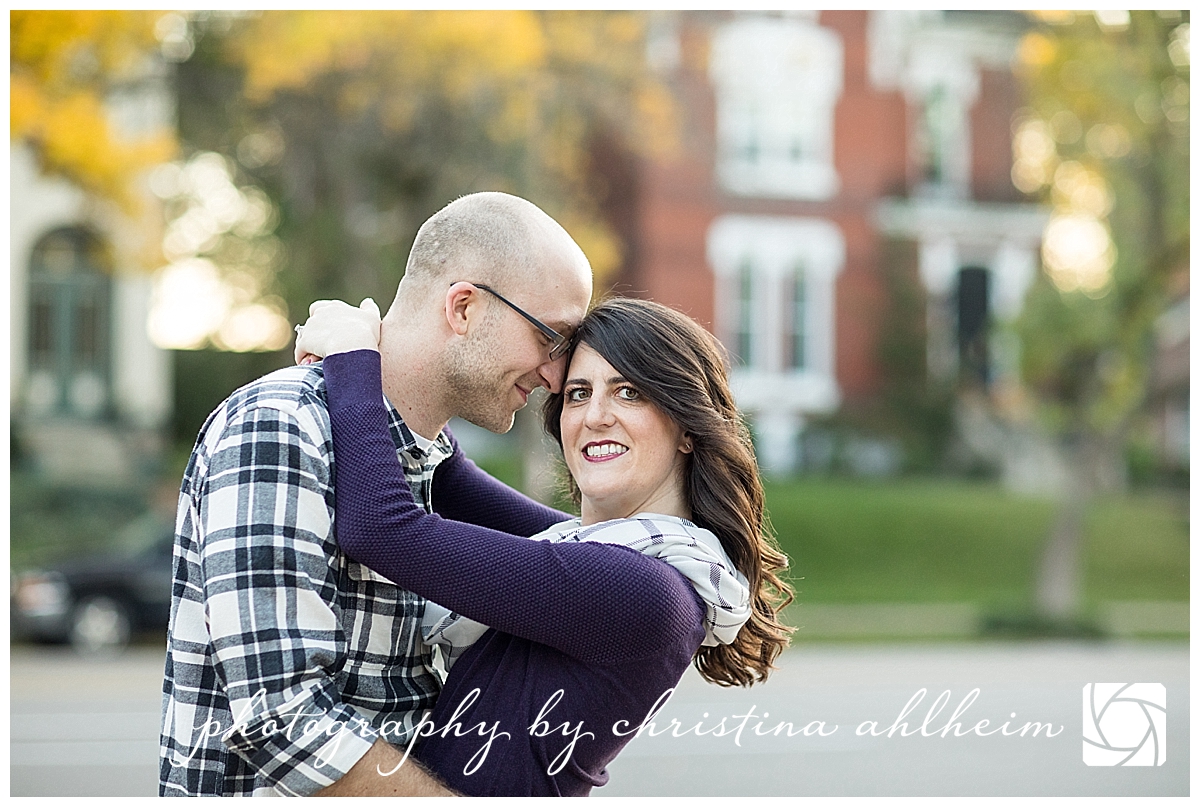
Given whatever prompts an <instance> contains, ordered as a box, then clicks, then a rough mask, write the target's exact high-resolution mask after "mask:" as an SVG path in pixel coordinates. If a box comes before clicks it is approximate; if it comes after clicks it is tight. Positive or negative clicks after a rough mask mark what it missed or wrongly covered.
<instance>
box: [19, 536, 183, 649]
mask: <svg viewBox="0 0 1200 807" xmlns="http://www.w3.org/2000/svg"><path fill="white" fill-rule="evenodd" d="M139 533H140V534H139ZM173 547H174V534H173V533H172V531H171V530H170V528H169V527H168V526H165V525H163V524H162V523H161V522H148V523H147V525H144V526H143V528H142V529H140V530H135V531H134V540H132V541H130V540H126V541H125V542H124V546H121V547H118V548H114V549H113V550H110V551H108V552H105V553H97V554H87V555H81V556H78V557H75V558H71V559H68V560H65V561H62V562H60V563H56V564H53V565H49V566H47V567H45V568H42V569H35V570H31V571H26V572H24V573H22V574H20V575H18V576H17V577H16V579H15V581H14V585H13V589H12V591H13V597H12V614H13V629H14V634H15V635H17V636H24V637H26V638H29V639H33V640H35V641H42V642H70V643H71V644H72V645H74V646H75V647H76V648H78V649H79V650H81V651H84V652H99V651H106V650H109V651H111V650H116V649H119V648H122V647H124V646H125V645H127V644H128V643H129V641H130V639H131V638H132V637H133V636H135V635H138V634H147V633H158V634H160V635H165V633H166V629H167V620H168V617H169V615H170V610H171V552H172V549H173Z"/></svg>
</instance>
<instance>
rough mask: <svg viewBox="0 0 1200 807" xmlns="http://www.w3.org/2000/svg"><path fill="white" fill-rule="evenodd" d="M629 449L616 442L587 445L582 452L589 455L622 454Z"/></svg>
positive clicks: (606, 455)
mask: <svg viewBox="0 0 1200 807" xmlns="http://www.w3.org/2000/svg"><path fill="white" fill-rule="evenodd" d="M628 450H629V449H628V448H627V447H626V446H623V445H619V444H617V443H604V444H603V445H598V446H588V447H587V448H586V449H585V450H584V453H585V454H587V455H588V456H589V457H608V456H611V455H613V454H624V453H625V452H626V451H628Z"/></svg>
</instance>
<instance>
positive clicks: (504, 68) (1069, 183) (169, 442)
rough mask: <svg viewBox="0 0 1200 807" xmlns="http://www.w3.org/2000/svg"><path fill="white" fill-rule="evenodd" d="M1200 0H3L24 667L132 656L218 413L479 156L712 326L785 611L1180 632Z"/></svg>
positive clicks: (523, 441)
mask: <svg viewBox="0 0 1200 807" xmlns="http://www.w3.org/2000/svg"><path fill="white" fill-rule="evenodd" d="M1189 19H1190V17H1189V12H1187V11H1182V12H1177V11H1159V12H1150V11H1132V12H1126V11H1097V12H1083V11H1080V12H1035V13H1018V12H1007V11H997V12H983V11H870V12H863V11H830V12H817V11H806V12H763V13H757V12H756V13H740V12H716V11H703V12H700V11H675V12H644V13H641V12H576V11H546V12H532V11H496V12H481V11H471V12H467V11H457V12H428V11H386V12H385V11H381V12H357V11H356V12H315V11H278V12H262V13H258V12H151V11H14V12H12V13H11V15H10V36H11V39H10V49H11V62H10V116H11V143H10V145H11V151H10V181H11V190H10V209H11V213H10V249H11V263H10V267H11V268H10V283H11V295H10V305H11V311H10V313H11V316H10V323H11V326H10V327H11V331H10V344H11V354H10V434H11V440H10V446H11V450H10V467H11V475H10V523H11V541H10V568H11V580H10V582H11V593H12V599H11V614H12V637H13V642H14V643H15V644H14V646H13V647H14V649H13V653H14V655H13V659H14V661H13V664H14V665H16V664H17V663H18V661H20V663H22V664H25V663H28V664H33V665H34V666H33V667H30V668H28V669H29V670H34V671H36V670H37V669H41V668H38V667H37V666H36V663H37V661H36V660H37V659H38V658H42V657H41V656H37V653H39V652H47V653H50V654H51V655H50V656H47V657H45V658H49V659H52V664H51V667H53V668H54V669H60V668H61V665H62V664H63V663H64V661H63V660H64V659H77V660H78V663H79V664H85V665H86V664H112V663H115V662H113V660H112V659H113V657H112V655H111V654H112V653H113V652H114V651H118V650H120V649H121V648H124V647H126V646H127V645H129V644H130V643H131V642H133V643H135V644H138V645H139V648H140V649H138V648H135V650H134V651H132V652H133V656H131V658H132V657H135V656H136V657H138V658H142V659H143V661H144V662H145V664H148V665H149V666H148V667H147V669H149V670H150V673H146V676H147V680H150V679H152V678H154V675H153V674H152V673H153V667H154V665H155V664H158V665H160V667H159V668H160V669H161V648H162V646H163V641H164V636H165V624H166V616H167V609H168V605H169V596H170V550H171V528H172V520H173V516H174V505H175V498H176V495H177V491H178V485H179V480H180V478H181V476H182V473H183V470H184V467H185V465H186V462H187V458H188V455H189V453H190V451H191V447H192V444H193V441H194V439H195V437H196V434H197V432H198V430H199V428H200V427H201V425H202V424H203V422H204V419H205V418H206V417H207V415H208V414H209V412H210V411H211V410H212V409H213V408H214V407H215V406H216V405H217V404H219V403H220V401H221V400H222V399H224V398H225V397H226V396H227V395H228V394H229V393H230V392H231V391H233V390H234V389H235V388H237V387H238V386H240V385H242V384H244V383H246V382H248V381H250V380H252V379H254V378H256V377H258V376H259V375H262V374H264V373H266V372H269V371H271V370H274V369H277V368H279V367H283V366H286V365H288V364H290V363H291V362H292V359H291V353H290V351H291V337H292V331H291V326H292V324H294V323H295V322H298V321H303V319H304V318H305V316H306V313H307V307H308V304H309V303H310V302H311V301H312V300H315V299H319V298H330V297H340V298H343V299H347V300H350V301H352V302H357V301H359V300H360V299H361V298H363V297H366V296H373V297H375V299H376V300H378V301H379V302H380V303H381V305H383V306H384V307H386V304H387V302H388V301H390V300H391V298H392V296H393V295H394V293H395V288H396V284H397V282H398V281H399V279H400V277H401V275H402V273H403V267H404V264H405V260H406V258H407V252H408V248H409V246H410V245H411V242H412V239H413V237H414V235H415V233H416V230H417V228H418V227H419V226H420V224H421V223H422V222H423V221H424V220H425V219H426V218H427V217H428V216H429V215H431V214H432V213H434V212H435V211H436V210H438V209H439V208H441V207H442V206H443V205H445V204H446V203H447V202H449V201H451V200H452V199H454V198H456V197H458V196H460V195H463V194H466V193H470V192H473V191H479V190H503V191H507V192H510V193H514V194H518V195H520V196H524V197H526V198H528V199H530V200H532V201H533V202H535V203H536V204H538V205H539V206H541V207H542V208H543V209H545V210H546V211H547V212H548V213H550V214H551V215H553V216H554V217H555V218H556V219H558V220H559V221H560V222H561V223H562V224H563V225H564V227H566V229H567V230H568V231H569V232H570V233H571V234H572V235H573V236H574V237H575V239H576V240H577V241H578V242H579V243H580V245H581V246H582V247H583V249H584V251H585V252H586V253H587V255H588V257H589V258H590V260H591V262H592V265H593V268H594V270H595V274H596V288H597V292H598V294H600V293H612V294H622V295H632V296H645V297H650V298H653V299H655V300H658V301H660V302H663V303H666V304H668V305H672V306H674V307H676V308H679V309H681V310H683V311H685V312H687V313H688V314H690V315H691V316H692V317H694V318H695V319H697V320H698V321H700V322H701V323H702V324H704V325H705V326H706V327H708V328H710V329H711V330H712V331H713V332H714V333H715V334H716V335H717V336H718V338H719V339H720V340H721V341H722V343H723V344H724V345H725V347H726V348H727V350H728V352H729V355H730V358H731V361H732V363H733V367H734V369H733V378H734V383H735V387H736V393H737V395H738V399H739V402H740V405H741V407H742V408H743V410H744V412H745V414H746V416H747V418H748V420H749V422H750V424H751V427H752V430H753V433H754V435H755V441H756V448H757V452H758V456H759V460H760V464H761V465H762V468H763V470H764V472H765V474H766V475H767V477H768V479H769V483H768V489H767V494H768V507H769V512H770V517H771V522H772V525H773V527H774V530H775V532H776V533H777V534H778V536H779V540H780V543H781V544H782V546H783V548H784V549H785V551H786V552H787V553H788V555H789V556H790V557H791V561H792V581H793V585H794V587H795V589H796V601H795V603H794V604H793V605H792V606H791V608H790V610H789V613H788V619H789V621H790V622H791V624H793V625H796V626H797V627H798V630H797V633H796V635H795V638H794V643H795V644H796V645H797V646H798V647H801V648H803V647H804V646H806V645H811V644H815V643H830V642H833V643H845V642H877V641H887V642H896V641H903V642H922V641H929V640H936V641H942V642H945V641H950V642H964V643H971V642H978V641H979V640H980V639H987V638H989V637H992V638H996V637H1002V638H1017V639H1022V638H1024V639H1030V638H1047V637H1049V638H1059V639H1064V638H1066V639H1072V640H1082V641H1098V642H1103V641H1112V640H1123V639H1136V640H1142V641H1144V640H1166V641H1168V643H1171V642H1175V643H1176V644H1173V645H1171V646H1173V647H1180V648H1182V649H1183V650H1182V652H1184V653H1185V654H1186V640H1187V638H1188V630H1189V610H1188V603H1189V589H1190V579H1189V546H1188V538H1189V510H1188V501H1187V491H1188V486H1189V480H1190V475H1189V474H1190V466H1189V347H1188V345H1189V334H1190V316H1189V294H1190V284H1189V270H1190V264H1189V247H1190V242H1189V230H1188V226H1189V215H1190V186H1189V181H1190V162H1189V160H1190V153H1189V140H1190V105H1189V96H1190V92H1189V81H1190V33H1189V32H1190V24H1189ZM532 410H533V407H530V408H529V409H528V410H526V411H523V412H522V413H521V415H520V416H519V417H518V426H517V428H516V429H514V431H513V432H512V433H510V434H508V435H503V436H497V435H492V434H490V433H487V432H482V431H481V430H478V429H474V428H473V427H470V426H469V424H464V423H455V424H454V428H455V433H456V434H457V435H458V436H459V439H460V440H461V442H462V443H463V445H464V448H465V449H466V450H467V452H468V453H469V454H470V455H471V456H472V457H474V458H475V459H476V461H477V462H479V463H480V464H481V465H482V466H483V467H485V468H486V469H488V470H489V471H491V472H492V473H494V474H496V475H497V476H499V477H500V478H502V479H504V480H505V481H508V482H510V483H511V484H513V485H515V486H517V487H519V488H521V489H523V490H525V491H527V492H529V493H531V494H532V495H534V496H537V497H538V498H541V499H543V500H546V501H552V502H558V503H559V504H563V502H562V501H561V499H560V498H559V496H560V495H561V494H560V493H559V491H560V490H561V487H560V486H559V484H558V481H557V479H558V477H557V474H558V473H559V471H558V469H557V467H556V465H555V461H554V459H553V456H552V452H551V451H550V447H549V446H548V444H547V441H546V440H544V439H543V438H542V436H541V434H540V431H539V429H538V427H537V424H536V419H535V418H533V417H531V416H530V415H532ZM52 644H62V645H64V646H65V647H67V648H73V649H65V650H64V649H56V648H53V647H50V645H52ZM37 648H45V649H44V651H43V650H38V649H37ZM63 653H66V655H62V654H63ZM138 653H141V656H138V655H137V654H138ZM30 654H33V655H30ZM55 654H58V655H55ZM89 654H91V655H90V656H89ZM97 654H99V655H97ZM105 654H108V655H107V656H106V655H105ZM97 659H103V660H97ZM47 663H50V662H47ZM14 669H16V667H14ZM23 669H24V668H23ZM47 669H49V667H48V668H47ZM80 669H85V668H80ZM87 669H91V668H87ZM104 669H108V668H107V667H105V668H104ZM18 677H19V676H18ZM28 678H29V680H37V679H38V678H39V675H38V674H37V673H36V672H29V673H28ZM120 678H121V676H120V675H116V679H120ZM16 680H17V678H16V677H15V678H14V682H15V681H16ZM129 680H132V679H129ZM16 686H17V685H16V683H14V688H15V687H16ZM150 694H151V697H150V698H149V700H148V701H147V703H148V704H149V706H147V707H146V709H147V710H148V711H147V712H146V714H151V713H152V712H153V710H154V703H155V701H154V697H156V695H155V693H153V692H152V693H150ZM16 700H17V694H16V690H15V689H14V703H16ZM14 708H15V707H14ZM39 708H40V707H39ZM139 708H140V707H139ZM35 711H36V710H35ZM147 720H149V718H147ZM150 723H153V721H150ZM13 730H14V732H17V728H16V724H15V723H14V729H13ZM39 736H40V735H39ZM17 739H19V738H17V735H16V734H14V742H15V741H16V740H17ZM43 739H44V738H43ZM109 739H111V738H109ZM40 741H41V740H39V742H40ZM31 742H32V741H31ZM31 753H32V752H31ZM36 756H37V755H36V754H34V758H36ZM30 764H33V763H30ZM15 765H16V757H14V771H16V770H17V768H16V767H15ZM31 770H32V769H31ZM14 776H16V774H15V773H14ZM16 781H17V780H16V779H14V783H16ZM150 781H151V783H152V781H153V780H152V779H151V780H150ZM15 786H16V785H15V784H14V787H15ZM81 787H83V785H81ZM14 792H17V791H16V790H14Z"/></svg>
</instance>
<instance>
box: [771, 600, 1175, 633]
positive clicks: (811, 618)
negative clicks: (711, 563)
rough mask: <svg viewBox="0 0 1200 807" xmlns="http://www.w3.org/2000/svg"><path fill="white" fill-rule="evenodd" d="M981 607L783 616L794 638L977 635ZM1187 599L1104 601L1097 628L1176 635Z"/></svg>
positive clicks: (870, 607)
mask: <svg viewBox="0 0 1200 807" xmlns="http://www.w3.org/2000/svg"><path fill="white" fill-rule="evenodd" d="M983 616H984V612H983V609H981V608H980V607H979V606H978V605H976V604H974V603H953V602H951V603H855V604H847V605H826V604H807V603H800V604H793V605H792V606H790V607H789V608H788V613H787V619H788V620H789V621H790V622H791V624H794V625H796V626H797V627H798V628H799V630H798V632H797V640H798V641H800V642H807V641H809V640H812V639H822V640H823V639H860V640H861V639H873V640H884V641H886V640H888V639H956V638H957V639H970V638H974V637H976V636H978V635H979V627H980V624H981V622H982V620H983ZM1190 619H1191V614H1190V606H1189V605H1188V603H1186V602H1108V603H1104V604H1103V605H1102V606H1100V607H1099V608H1098V609H1097V613H1096V620H1097V622H1098V623H1099V627H1100V628H1101V629H1102V630H1104V631H1105V632H1106V633H1107V634H1108V635H1109V636H1113V637H1117V638H1133V637H1150V636H1153V637H1158V638H1162V637H1172V638H1175V637H1178V638H1180V639H1184V640H1186V639H1187V637H1188V632H1189V627H1190Z"/></svg>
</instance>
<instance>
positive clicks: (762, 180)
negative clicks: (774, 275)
mask: <svg viewBox="0 0 1200 807" xmlns="http://www.w3.org/2000/svg"><path fill="white" fill-rule="evenodd" d="M710 74H711V76H712V80H713V84H714V87H715V89H716V95H717V176H718V179H719V181H720V183H721V185H722V187H724V188H725V189H726V190H727V191H729V192H731V193H736V194H740V195H745V196H766V197H773V198H783V199H828V198H831V197H832V196H833V195H834V194H836V193H837V190H838V178H837V174H836V172H835V171H834V167H833V115H834V107H835V105H836V103H837V99H838V96H839V95H840V94H841V89H842V43H841V40H840V39H839V38H838V36H837V34H835V33H834V32H833V31H831V30H829V29H827V28H821V27H819V26H817V25H816V24H814V23H813V22H811V21H809V20H802V19H783V18H750V19H743V20H738V21H737V22H734V23H731V24H729V25H726V26H724V27H723V28H722V29H721V30H720V31H719V32H718V33H717V34H716V36H715V37H714V40H713V48H712V61H711V63H710Z"/></svg>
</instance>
